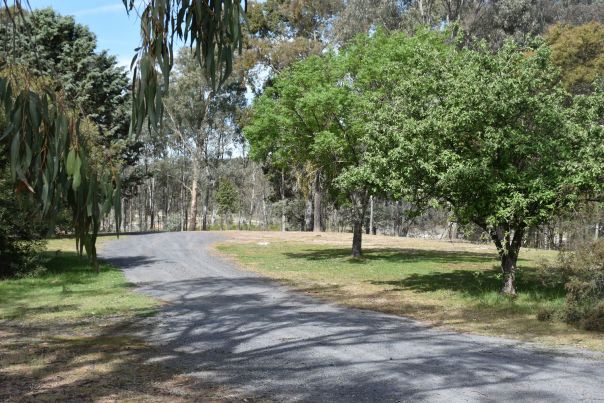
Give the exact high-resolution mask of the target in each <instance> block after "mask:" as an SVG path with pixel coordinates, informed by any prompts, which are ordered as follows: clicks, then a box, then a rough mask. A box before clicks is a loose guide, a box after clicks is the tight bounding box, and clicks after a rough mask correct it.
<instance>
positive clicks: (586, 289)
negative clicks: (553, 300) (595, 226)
mask: <svg viewBox="0 0 604 403" xmlns="http://www.w3.org/2000/svg"><path fill="white" fill-rule="evenodd" d="M558 269H559V272H560V273H562V274H559V275H560V276H561V278H564V280H565V289H566V304H565V308H564V312H563V317H564V319H565V320H566V322H569V323H573V324H576V325H578V326H579V327H581V328H583V329H586V330H598V331H604V240H599V241H595V242H589V243H586V244H584V245H582V246H580V247H578V248H577V250H576V251H574V252H566V253H562V254H561V255H560V259H559V268H558Z"/></svg>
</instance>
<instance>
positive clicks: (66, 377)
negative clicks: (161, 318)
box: [0, 318, 241, 402]
mask: <svg viewBox="0 0 604 403" xmlns="http://www.w3.org/2000/svg"><path fill="white" fill-rule="evenodd" d="M133 331H134V329H132V328H131V322H130V320H124V319H123V318H104V319H103V320H102V324H101V323H98V322H97V321H84V322H81V321H80V322H78V323H66V322H63V323H53V324H50V323H46V324H37V325H32V324H30V325H18V324H15V323H3V327H2V330H1V331H0V368H1V370H0V385H2V387H1V388H0V401H3V402H30V401H31V402H34V401H35V402H40V401H48V402H53V401H78V402H82V401H96V402H99V401H100V402H103V401H116V400H119V401H124V400H126V401H140V402H143V401H144V402H162V401H170V402H193V401H200V400H203V401H240V400H241V397H240V396H233V395H230V394H229V393H228V391H227V390H226V389H225V388H222V387H218V386H215V385H209V384H207V383H204V382H202V380H201V379H199V378H194V377H187V376H183V375H180V374H179V373H178V372H176V371H174V369H173V368H170V367H167V366H165V365H163V364H161V363H160V362H156V361H155V360H154V357H157V355H158V351H157V350H156V349H154V348H153V347H152V346H150V345H149V344H147V343H146V342H144V341H143V340H142V339H140V338H137V337H133V336H132V335H131V334H132V333H133Z"/></svg>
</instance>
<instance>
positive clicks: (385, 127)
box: [370, 42, 604, 295]
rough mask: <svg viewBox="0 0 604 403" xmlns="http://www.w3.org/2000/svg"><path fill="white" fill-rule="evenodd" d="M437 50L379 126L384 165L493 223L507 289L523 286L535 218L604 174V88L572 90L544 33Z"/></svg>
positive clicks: (379, 164) (379, 167)
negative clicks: (525, 247)
mask: <svg viewBox="0 0 604 403" xmlns="http://www.w3.org/2000/svg"><path fill="white" fill-rule="evenodd" d="M436 56H437V55H432V57H430V58H429V59H424V64H418V65H417V66H418V71H417V72H415V73H414V74H402V75H400V76H399V82H398V83H397V84H396V89H395V92H394V93H393V96H392V99H391V102H388V103H387V104H385V105H384V106H383V107H382V108H380V113H379V114H378V115H377V116H378V119H377V120H376V122H375V125H374V127H373V131H372V134H371V136H370V137H371V138H372V139H373V140H372V146H371V147H370V149H371V150H372V151H374V152H375V154H374V156H373V158H372V159H371V161H372V162H373V163H374V168H373V172H374V175H376V176H378V177H382V178H388V179H387V180H386V181H385V185H386V186H387V187H389V188H390V189H391V190H392V191H393V192H398V193H402V194H406V195H407V197H410V198H412V199H414V200H415V201H416V202H417V203H421V202H424V203H426V202H430V200H438V201H441V202H446V203H448V204H450V205H451V206H452V207H453V212H454V214H455V215H456V217H457V219H458V220H459V221H460V222H461V223H474V224H476V225H478V226H479V227H480V228H482V229H483V230H484V231H486V232H487V233H488V234H489V235H490V237H491V239H492V241H493V243H494V244H495V246H496V248H497V251H498V253H499V257H500V260H501V272H502V276H503V285H502V288H501V292H502V293H504V294H508V295H513V294H515V293H516V281H515V280H516V271H517V260H518V254H519V251H520V248H521V246H522V243H523V237H524V234H525V231H526V229H527V228H528V227H531V226H534V225H537V224H540V223H545V222H548V221H549V220H551V219H552V218H554V217H556V216H557V215H559V214H561V213H563V212H564V211H567V210H568V209H572V208H573V207H575V206H576V205H577V204H578V203H580V202H581V200H584V199H585V198H586V197H588V196H586V195H589V194H590V193H593V192H594V191H596V190H597V187H598V186H601V185H602V183H604V181H603V179H604V172H603V169H604V168H603V167H604V152H603V150H602V146H601V144H602V139H603V137H602V136H603V132H604V130H603V126H602V121H601V116H602V115H601V114H600V113H601V112H602V105H604V104H602V99H603V98H602V95H601V94H599V95H597V96H596V95H594V96H592V97H589V98H581V97H579V98H575V99H573V98H572V97H571V96H570V95H569V94H568V93H566V92H565V91H564V89H563V88H562V87H561V85H560V77H559V74H558V69H557V68H555V66H554V65H553V64H552V62H551V58H550V51H549V49H548V48H547V47H546V46H543V45H542V44H535V45H534V46H532V47H529V48H521V47H518V46H517V45H514V44H513V43H511V42H508V43H507V44H506V45H505V46H504V47H503V48H502V49H501V50H500V51H499V52H497V53H495V54H493V53H492V52H490V51H488V50H486V49H485V48H484V47H481V48H478V49H476V50H462V51H457V52H455V53H446V54H444V55H443V57H436Z"/></svg>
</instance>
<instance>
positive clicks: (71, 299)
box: [0, 239, 157, 321]
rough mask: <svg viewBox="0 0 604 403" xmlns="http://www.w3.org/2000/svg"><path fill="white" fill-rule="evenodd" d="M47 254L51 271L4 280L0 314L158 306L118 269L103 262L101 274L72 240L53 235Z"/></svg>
mask: <svg viewBox="0 0 604 403" xmlns="http://www.w3.org/2000/svg"><path fill="white" fill-rule="evenodd" d="M45 256H46V258H47V263H46V266H47V270H46V271H44V272H42V273H41V274H38V275H32V276H29V277H25V278H19V279H8V280H2V281H0V319H15V320H20V321H36V320H54V319H76V318H90V317H103V316H107V315H117V314H120V315H135V314H148V313H151V312H152V311H153V309H154V308H155V307H156V306H157V302H156V301H154V300H153V299H151V298H149V297H146V296H143V295H142V294H139V293H134V292H133V291H132V289H131V286H130V285H129V284H128V283H127V281H126V279H125V277H124V275H123V273H122V272H121V271H119V270H118V269H117V268H115V267H112V266H110V265H108V264H103V263H101V265H100V273H99V274H96V273H95V272H94V270H93V269H92V268H91V267H90V265H89V264H88V261H87V259H86V258H85V257H79V256H77V254H76V252H75V241H74V240H73V239H54V240H50V241H49V242H48V244H47V252H46V254H45Z"/></svg>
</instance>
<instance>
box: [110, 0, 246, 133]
mask: <svg viewBox="0 0 604 403" xmlns="http://www.w3.org/2000/svg"><path fill="white" fill-rule="evenodd" d="M122 1H123V3H124V6H125V7H126V9H127V10H128V11H129V12H130V11H132V9H133V8H134V6H135V1H134V0H122ZM243 3H244V4H246V1H244V2H243ZM137 9H140V10H142V11H141V12H140V27H141V46H140V47H138V48H137V49H136V51H137V53H136V55H135V56H134V58H133V59H132V64H131V67H134V72H133V88H132V96H133V99H132V122H131V126H130V131H131V132H134V133H140V132H141V130H142V126H143V124H144V122H145V119H146V118H147V117H148V118H149V124H150V125H151V126H156V125H158V124H159V123H160V121H161V116H162V98H163V96H164V94H166V93H167V92H168V87H169V84H170V72H171V70H172V66H173V64H174V51H173V48H174V40H175V39H177V40H179V41H183V42H185V43H187V44H188V45H189V46H190V47H191V48H192V49H193V50H194V56H195V58H196V59H197V60H198V62H199V64H200V66H201V67H204V68H205V70H206V72H207V75H208V77H209V78H210V80H211V83H212V87H213V88H216V87H219V86H220V85H221V84H222V83H224V81H225V80H226V79H227V78H228V77H229V75H230V74H231V72H232V70H233V55H234V53H235V51H237V50H239V51H241V47H242V44H243V39H242V31H241V22H242V20H243V18H244V16H245V12H244V10H243V8H242V6H241V2H239V1H233V0H219V1H211V0H203V1H195V0H145V1H144V2H143V3H142V4H140V5H137ZM156 66H157V67H159V71H157V70H156Z"/></svg>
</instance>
